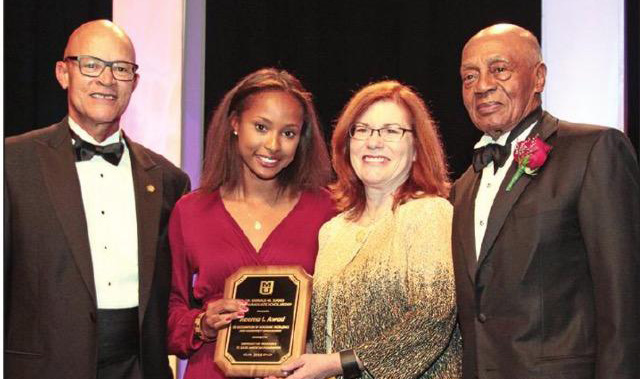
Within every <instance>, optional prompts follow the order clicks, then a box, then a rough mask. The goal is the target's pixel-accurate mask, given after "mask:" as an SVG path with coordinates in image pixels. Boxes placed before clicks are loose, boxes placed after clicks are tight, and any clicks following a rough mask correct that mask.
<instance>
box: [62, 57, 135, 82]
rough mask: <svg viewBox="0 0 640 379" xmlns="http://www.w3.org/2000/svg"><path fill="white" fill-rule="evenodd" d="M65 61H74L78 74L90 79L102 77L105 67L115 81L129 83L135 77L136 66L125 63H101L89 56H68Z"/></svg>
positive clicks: (100, 60)
mask: <svg viewBox="0 0 640 379" xmlns="http://www.w3.org/2000/svg"><path fill="white" fill-rule="evenodd" d="M64 60H65V61H76V62H78V67H79V68H80V73H81V74H82V75H85V76H90V77H92V78H95V77H98V76H100V75H102V71H104V69H105V67H111V74H112V75H113V78H114V79H116V80H121V81H125V82H130V81H132V80H133V79H134V78H135V77H136V71H137V70H138V65H137V64H135V63H131V62H127V61H113V62H109V61H103V60H102V59H100V58H96V57H92V56H90V55H77V56H68V57H65V58H64Z"/></svg>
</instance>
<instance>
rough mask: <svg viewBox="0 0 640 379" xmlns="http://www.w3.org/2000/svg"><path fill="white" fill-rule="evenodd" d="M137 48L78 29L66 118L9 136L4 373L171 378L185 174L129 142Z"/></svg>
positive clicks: (63, 79) (64, 68) (115, 35)
mask: <svg viewBox="0 0 640 379" xmlns="http://www.w3.org/2000/svg"><path fill="white" fill-rule="evenodd" d="M135 62H136V57H135V51H134V48H133V45H132V43H131V41H130V39H129V37H127V35H126V34H125V33H124V31H123V30H122V29H120V28H119V27H117V26H116V25H114V24H113V23H111V22H109V21H106V20H100V21H92V22H89V23H86V24H84V25H82V26H80V27H79V28H78V29H76V30H75V31H74V32H73V33H72V35H71V36H70V37H69V41H68V43H67V46H66V48H65V51H64V57H63V59H62V60H61V61H59V62H57V63H56V67H55V74H56V77H57V79H58V81H59V83H60V85H61V86H62V87H63V88H64V89H66V90H67V98H68V116H67V117H65V118H64V119H63V120H62V121H61V122H59V123H57V124H54V125H52V126H49V127H46V128H42V129H39V130H36V131H33V132H30V133H26V134H23V135H20V136H17V137H12V138H8V139H7V140H6V141H5V183H4V191H5V193H4V205H5V225H4V227H5V238H6V241H5V260H4V264H5V274H7V277H6V278H5V286H6V288H5V293H6V294H7V296H8V298H6V299H5V317H6V319H5V344H4V348H5V351H4V368H5V377H6V378H10V379H14V378H16V379H17V378H20V379H32V378H33V379H35V378H61V379H62V378H64V379H69V378H78V379H87V378H99V379H116V378H117V379H121V378H149V379H151V378H170V377H171V371H170V369H169V366H168V361H167V351H166V345H165V338H166V318H167V301H168V293H169V287H170V281H171V276H170V267H171V265H170V252H169V247H168V242H167V220H168V218H169V214H170V212H171V209H172V208H173V205H174V203H175V202H176V200H178V198H179V197H180V196H181V195H182V194H183V193H185V192H186V191H187V190H188V188H189V179H188V177H187V176H186V174H185V173H183V172H182V171H181V170H179V169H178V168H176V167H175V166H174V165H172V164H171V163H170V162H168V161H167V160H166V159H165V158H163V157H162V156H160V155H158V154H156V153H154V152H152V151H151V150H148V149H146V148H145V147H143V146H141V145H139V144H137V143H135V142H133V141H131V140H130V139H129V138H128V137H127V136H126V135H125V134H124V133H123V132H122V130H121V129H120V117H121V116H122V114H123V113H124V111H125V109H126V108H127V105H128V104H129V99H130V96H131V94H132V92H133V90H134V89H135V87H136V84H137V82H138V74H137V72H136V70H137V68H138V66H137V65H136V63H135Z"/></svg>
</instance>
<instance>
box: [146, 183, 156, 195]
mask: <svg viewBox="0 0 640 379" xmlns="http://www.w3.org/2000/svg"><path fill="white" fill-rule="evenodd" d="M147 192H149V193H154V192H156V187H154V185H153V184H148V185H147Z"/></svg>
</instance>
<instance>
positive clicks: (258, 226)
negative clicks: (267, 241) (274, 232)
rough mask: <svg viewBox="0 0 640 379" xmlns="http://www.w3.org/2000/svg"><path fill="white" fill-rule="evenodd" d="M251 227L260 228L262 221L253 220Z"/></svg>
mask: <svg viewBox="0 0 640 379" xmlns="http://www.w3.org/2000/svg"><path fill="white" fill-rule="evenodd" d="M253 228H254V229H255V230H261V229H262V223H261V222H260V221H254V222H253Z"/></svg>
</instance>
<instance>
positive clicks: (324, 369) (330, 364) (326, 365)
mask: <svg viewBox="0 0 640 379" xmlns="http://www.w3.org/2000/svg"><path fill="white" fill-rule="evenodd" d="M282 372H283V373H284V374H285V375H284V376H285V377H286V378H287V379H326V378H330V377H332V376H336V375H340V374H342V366H340V354H339V353H333V354H303V355H301V356H300V358H298V359H296V360H294V361H293V362H291V363H288V364H285V365H283V366H282ZM267 379H278V378H276V377H273V376H271V377H268V378H267Z"/></svg>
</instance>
